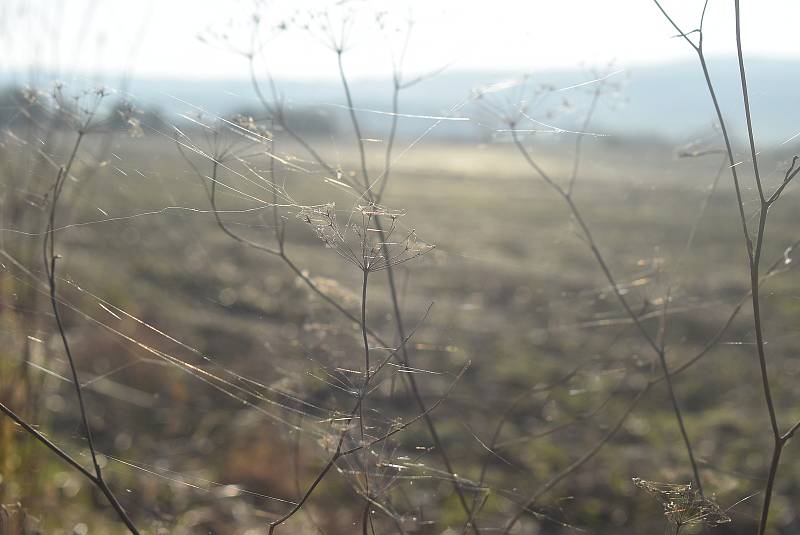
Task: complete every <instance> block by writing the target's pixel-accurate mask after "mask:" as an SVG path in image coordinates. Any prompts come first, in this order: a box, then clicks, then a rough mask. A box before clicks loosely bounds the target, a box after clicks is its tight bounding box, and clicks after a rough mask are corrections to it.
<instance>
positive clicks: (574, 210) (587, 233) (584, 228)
mask: <svg viewBox="0 0 800 535" xmlns="http://www.w3.org/2000/svg"><path fill="white" fill-rule="evenodd" d="M514 126H515V125H512V126H511V135H512V137H513V140H514V144H515V145H516V146H517V149H519V151H520V153H521V154H522V155H523V157H524V158H525V161H526V162H527V163H528V165H530V166H531V168H533V169H534V170H535V171H536V172H537V173H538V174H539V176H541V177H542V179H543V180H544V181H545V182H546V183H547V184H548V185H549V186H550V187H551V188H552V189H553V190H555V191H556V192H557V193H558V194H559V195H560V196H561V198H562V199H564V202H566V204H567V206H568V207H569V210H570V212H571V214H572V216H573V217H574V218H575V221H576V222H577V223H578V226H579V227H580V229H581V232H583V237H584V238H585V240H586V242H587V244H588V245H589V248H590V249H591V251H592V254H593V255H594V258H595V260H596V261H597V263H598V265H599V266H600V269H601V270H602V271H603V273H604V274H605V276H606V280H607V281H608V283H609V284H610V285H611V288H612V290H613V291H614V295H616V297H617V300H618V301H619V302H620V304H621V305H622V307H623V308H624V309H625V312H626V313H627V314H628V316H629V317H630V318H631V320H632V321H633V323H634V324H635V325H636V327H637V329H638V330H639V333H640V334H641V335H642V338H644V339H645V341H647V343H648V345H649V346H650V347H651V348H652V349H653V351H654V352H655V353H656V355H657V357H658V359H659V361H661V362H662V368H663V371H664V376H665V377H666V378H667V389H668V390H669V394H670V400H671V402H672V409H673V412H674V413H675V418H676V419H677V420H678V425H679V427H680V430H681V435H682V438H683V441H684V445H685V446H686V451H687V454H688V456H689V461H690V463H691V465H692V473H693V475H694V478H695V481H696V482H697V486H698V488H702V484H701V483H700V473H699V470H698V467H697V463H696V461H695V458H694V453H693V451H692V444H691V441H690V440H689V436H688V434H687V433H686V429H685V427H684V424H683V414H682V412H681V409H680V406H679V405H678V402H677V396H675V392H674V389H673V386H672V380H671V378H670V373H669V370H668V368H667V364H666V359H665V356H664V351H663V348H661V347H660V346H659V344H658V343H656V341H655V340H653V337H652V336H651V335H650V333H648V332H647V329H645V327H644V325H643V324H642V322H641V321H640V320H639V316H638V315H637V314H636V313H635V312H634V311H633V309H631V307H630V305H629V304H628V301H627V300H626V299H625V296H623V295H622V293H621V292H620V290H619V286H618V285H617V281H616V279H615V278H614V276H613V275H612V273H611V270H610V269H609V267H608V264H606V261H605V259H604V258H603V255H602V253H601V252H600V249H598V247H597V243H596V242H595V240H594V237H593V236H592V232H591V230H590V229H589V226H588V225H587V224H586V222H585V221H584V219H583V216H582V215H581V212H580V210H579V209H578V207H577V206H576V205H575V202H574V201H573V200H572V195H571V193H570V192H568V191H566V190H564V188H562V187H561V186H559V185H558V184H557V183H556V182H555V181H553V179H552V178H551V177H550V176H549V175H547V173H545V172H544V170H543V169H542V168H541V167H539V165H538V164H537V163H536V162H535V161H534V160H533V158H532V157H531V155H530V153H529V152H528V150H527V149H526V148H525V146H524V145H523V144H522V142H521V141H520V139H519V136H518V135H517V132H516V130H515V129H514Z"/></svg>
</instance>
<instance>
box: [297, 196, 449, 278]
mask: <svg viewBox="0 0 800 535" xmlns="http://www.w3.org/2000/svg"><path fill="white" fill-rule="evenodd" d="M404 215H405V213H404V212H401V211H396V210H389V209H388V208H385V207H383V206H380V205H377V204H374V203H370V204H367V205H357V206H356V207H354V208H353V209H352V210H351V211H350V213H349V214H348V219H347V222H345V223H340V222H339V220H338V218H337V214H336V205H335V204H333V203H329V204H324V205H318V206H305V207H303V208H302V209H301V210H300V212H299V214H298V217H299V218H300V219H302V220H303V221H304V222H305V223H306V224H308V225H309V226H311V227H312V228H313V229H314V232H315V233H316V234H317V236H318V237H319V238H320V240H322V242H323V243H325V245H326V246H327V247H330V248H331V249H333V250H334V251H336V253H337V254H338V255H339V256H341V257H342V258H344V259H345V260H347V261H348V262H350V263H351V264H353V265H355V266H358V268H359V269H361V270H362V271H367V272H372V271H380V270H383V269H386V268H388V267H389V266H394V265H397V264H401V263H403V262H407V261H408V260H411V259H413V258H416V257H418V256H421V255H423V254H425V253H427V252H429V251H431V250H432V249H433V248H434V246H433V245H431V244H428V243H425V242H423V241H421V240H419V239H418V238H417V234H416V231H414V230H413V229H412V230H410V231H401V230H400V229H399V226H398V221H399V219H400V218H401V217H403V216H404Z"/></svg>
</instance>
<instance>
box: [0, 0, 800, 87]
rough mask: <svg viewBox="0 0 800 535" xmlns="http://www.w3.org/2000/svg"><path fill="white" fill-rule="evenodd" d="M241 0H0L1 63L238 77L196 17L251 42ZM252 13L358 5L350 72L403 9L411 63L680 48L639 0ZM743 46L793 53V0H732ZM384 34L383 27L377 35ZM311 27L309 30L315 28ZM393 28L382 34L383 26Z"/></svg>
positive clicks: (528, 0)
mask: <svg viewBox="0 0 800 535" xmlns="http://www.w3.org/2000/svg"><path fill="white" fill-rule="evenodd" d="M254 4H255V2H254V1H253V0H241V1H232V0H231V1H227V0H0V47H2V49H3V50H4V53H2V54H0V70H14V69H20V68H22V69H26V68H29V67H31V66H37V67H44V68H48V69H51V70H58V71H60V72H70V71H77V72H80V73H81V74H84V75H93V74H98V73H113V74H117V73H120V72H122V71H126V70H131V71H132V72H133V73H134V74H135V75H138V76H143V75H156V76H163V75H172V76H178V77H181V78H208V77H215V78H216V77H243V76H246V75H247V62H246V60H245V59H244V58H242V57H240V56H237V55H236V54H235V53H232V52H230V51H228V50H225V49H224V47H222V46H210V45H209V44H204V43H203V42H201V41H200V40H198V39H197V36H198V35H200V34H205V35H207V34H208V28H215V29H217V31H224V29H225V28H227V27H228V26H227V23H228V21H234V25H233V26H231V27H229V28H230V30H229V32H230V35H231V39H232V41H233V43H234V44H235V46H237V47H240V48H247V47H249V42H250V36H251V34H252V32H251V31H250V29H249V28H250V26H249V21H250V20H251V16H252V13H253V9H254V8H253V5H254ZM259 4H260V5H261V7H260V8H259V12H260V13H261V17H262V21H263V25H265V26H267V25H275V24H277V23H278V22H280V21H281V20H284V19H285V18H286V16H287V14H289V13H291V12H292V11H293V10H296V9H298V7H301V8H302V9H303V10H314V11H319V10H325V9H326V8H329V9H330V12H331V18H332V19H336V18H337V17H339V18H341V12H342V7H341V4H344V6H345V8H347V9H350V10H352V11H354V12H355V13H356V15H355V17H354V21H353V24H352V29H351V32H350V38H349V44H350V47H349V50H348V52H347V54H346V56H345V62H346V66H347V69H348V72H349V74H350V75H351V76H355V77H359V76H375V77H377V76H384V75H387V74H388V73H389V72H390V67H391V58H392V54H393V53H394V54H395V55H397V54H398V53H399V50H400V49H401V48H402V38H401V35H402V34H398V33H392V32H391V31H381V30H380V29H378V28H377V24H376V23H375V19H374V13H375V12H376V11H379V10H386V11H388V19H387V20H388V22H387V24H388V25H389V26H392V27H397V26H403V25H404V24H405V22H404V21H405V20H407V19H408V17H409V14H410V16H411V17H412V18H413V20H414V21H415V25H414V30H413V32H412V35H411V40H410V44H409V48H408V54H407V59H406V71H407V72H408V73H409V75H413V74H414V73H423V72H427V71H431V70H434V69H437V68H439V67H442V66H444V65H449V66H450V67H449V68H450V69H451V70H487V69H490V70H504V71H505V70H511V71H519V72H529V71H534V70H536V69H546V68H575V67H579V66H581V65H589V66H593V65H595V66H597V65H603V64H606V63H608V62H610V61H614V62H615V64H616V65H619V66H622V67H626V66H632V65H636V64H652V63H659V62H669V61H675V60H680V59H685V58H690V57H691V56H692V51H691V50H690V49H689V48H688V46H687V45H686V44H685V43H683V42H682V41H681V40H680V39H676V38H673V36H674V34H675V32H674V30H673V29H672V28H671V27H670V25H669V24H668V23H667V21H666V20H665V19H664V18H663V17H662V16H661V14H660V13H659V12H658V10H657V9H656V7H655V5H654V4H653V2H652V1H651V0H604V1H603V0H551V1H547V0H490V1H487V0H480V1H478V0H391V1H370V0H349V1H347V0H345V1H344V2H341V1H332V0H293V1H291V0H289V1H287V0H273V1H272V2H266V3H264V2H260V3H259ZM702 4H703V2H702V0H665V1H664V2H663V5H664V6H665V8H667V9H668V11H670V12H671V13H672V14H674V18H675V19H676V20H677V21H678V22H679V24H681V25H682V26H683V27H684V29H685V30H687V31H688V30H691V29H693V28H695V27H696V26H697V23H698V21H699V16H700V11H701V9H702ZM742 14H743V17H742V20H743V39H744V43H745V45H744V46H745V50H746V55H749V56H752V57H755V56H760V57H764V56H766V57H774V58H800V40H798V39H797V36H796V24H797V21H798V20H800V2H798V1H797V0H758V1H756V0H743V1H742ZM387 34H388V35H389V36H387ZM317 35H318V34H317ZM391 36H393V37H391ZM260 39H263V40H264V41H265V42H266V44H265V46H264V48H263V52H264V57H265V58H267V62H266V64H267V65H268V66H269V69H270V71H271V72H272V73H273V75H274V76H276V77H279V78H298V77H302V78H330V77H334V76H336V70H335V69H336V63H335V56H334V55H333V54H332V53H331V52H330V50H328V49H326V48H325V46H324V45H323V44H322V42H321V39H320V38H318V37H315V35H311V34H309V33H308V32H306V31H302V30H291V29H290V30H289V31H286V32H280V33H279V34H277V35H273V34H271V33H270V32H268V31H264V32H262V34H261V36H260ZM734 46H735V42H734V32H733V2H732V1H731V0H710V3H709V9H708V13H707V15H706V50H707V53H708V54H709V55H711V56H717V55H723V54H731V53H733V52H734V50H735V48H734Z"/></svg>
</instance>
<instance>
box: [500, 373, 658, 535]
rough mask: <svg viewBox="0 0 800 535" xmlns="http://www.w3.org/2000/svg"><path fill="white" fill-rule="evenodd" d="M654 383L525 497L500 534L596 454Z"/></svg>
mask: <svg viewBox="0 0 800 535" xmlns="http://www.w3.org/2000/svg"><path fill="white" fill-rule="evenodd" d="M654 384H655V383H654V382H653V381H650V382H648V383H647V384H646V385H645V386H644V388H642V389H641V390H639V391H638V392H637V393H636V396H635V397H634V398H633V400H631V402H630V403H629V404H628V406H627V407H626V408H625V410H624V412H623V413H622V415H621V416H620V417H619V419H618V420H617V421H616V423H615V424H614V426H613V427H612V428H611V429H609V430H608V431H607V432H606V434H605V435H603V437H602V438H601V439H600V440H599V441H598V442H597V443H596V444H595V445H594V446H592V447H591V448H590V449H589V450H588V451H586V452H585V453H584V454H583V455H582V456H581V457H580V458H578V459H576V460H575V461H574V462H573V463H572V464H570V465H569V466H567V467H565V468H564V469H563V470H561V471H560V472H559V473H557V474H556V475H554V476H553V477H552V478H550V479H549V480H548V481H547V482H546V483H545V484H544V485H542V486H541V487H540V488H539V490H537V491H536V492H535V493H534V494H532V495H531V496H530V497H529V498H528V499H527V501H526V502H525V503H524V504H523V505H522V506H521V507H520V508H519V510H518V511H517V512H516V513H515V514H514V516H513V517H511V519H510V520H509V521H508V523H507V524H506V526H505V527H504V528H503V530H502V531H501V532H500V535H508V533H509V532H510V531H511V528H513V527H514V525H516V523H517V522H519V520H520V518H522V516H523V515H524V514H525V513H527V512H528V511H530V509H531V507H533V506H534V505H535V504H536V502H537V501H538V500H539V498H541V497H542V496H543V495H544V494H546V493H547V492H549V491H550V489H552V488H553V487H555V486H556V485H557V484H558V483H560V482H561V481H562V480H564V479H565V478H566V477H567V476H569V475H570V474H572V473H573V472H574V471H575V470H577V469H578V468H580V467H581V466H583V465H584V464H586V463H587V462H589V461H590V460H591V459H592V458H593V457H594V456H595V455H597V453H598V452H599V451H600V450H601V449H603V446H605V445H606V444H607V443H608V441H609V440H611V439H612V438H613V437H614V435H616V434H617V432H618V431H619V430H620V429H621V428H622V425H623V424H624V423H625V420H627V418H628V416H629V415H630V414H631V412H633V410H634V409H635V408H636V406H637V405H638V404H639V402H640V401H641V400H642V398H643V397H644V394H645V393H646V392H647V391H648V390H650V388H651V387H652V386H653V385H654Z"/></svg>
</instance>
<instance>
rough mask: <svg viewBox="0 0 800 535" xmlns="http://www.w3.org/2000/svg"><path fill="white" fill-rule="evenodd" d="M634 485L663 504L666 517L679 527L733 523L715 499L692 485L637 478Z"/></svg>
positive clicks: (634, 479)
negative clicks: (704, 494) (701, 492)
mask: <svg viewBox="0 0 800 535" xmlns="http://www.w3.org/2000/svg"><path fill="white" fill-rule="evenodd" d="M633 484H634V485H635V486H636V487H638V488H640V489H642V490H644V491H645V492H647V493H648V494H650V495H651V496H653V497H655V498H656V499H657V500H658V501H659V502H661V506H662V507H663V508H664V516H665V517H666V518H667V520H669V521H670V522H672V523H673V524H675V525H677V526H685V525H699V524H705V525H708V526H712V527H713V526H717V525H719V524H727V523H728V522H730V521H731V518H730V517H729V516H728V515H727V514H725V511H723V510H722V509H721V508H720V506H719V505H717V503H716V502H715V501H714V500H713V499H711V498H707V497H705V496H703V495H702V494H700V491H698V490H696V489H694V488H693V487H692V484H691V483H689V484H679V483H660V482H657V481H646V480H644V479H639V478H638V477H635V478H633Z"/></svg>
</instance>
